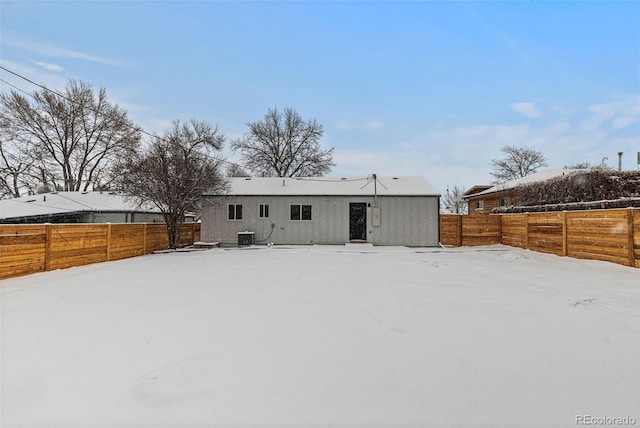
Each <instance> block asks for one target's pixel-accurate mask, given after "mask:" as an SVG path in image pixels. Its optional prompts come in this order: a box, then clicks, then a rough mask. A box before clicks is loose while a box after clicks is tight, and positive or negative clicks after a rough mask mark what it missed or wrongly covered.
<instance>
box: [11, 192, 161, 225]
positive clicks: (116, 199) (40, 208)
mask: <svg viewBox="0 0 640 428" xmlns="http://www.w3.org/2000/svg"><path fill="white" fill-rule="evenodd" d="M82 211H136V212H159V211H158V209H157V208H156V207H154V206H152V205H150V204H146V205H145V206H140V204H138V203H137V202H136V201H135V200H134V199H132V198H130V197H127V196H125V195H122V194H117V193H110V192H55V193H44V194H38V195H29V196H21V197H19V198H13V199H4V200H0V218H2V219H9V218H16V217H30V216H39V215H48V214H60V213H71V212H82Z"/></svg>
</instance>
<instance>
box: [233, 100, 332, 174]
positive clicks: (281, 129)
mask: <svg viewBox="0 0 640 428" xmlns="http://www.w3.org/2000/svg"><path fill="white" fill-rule="evenodd" d="M247 126H248V127H249V132H248V133H247V134H245V135H244V136H243V137H242V138H239V139H237V140H234V141H232V143H231V148H232V149H233V150H234V151H239V152H240V154H241V156H242V162H243V163H244V165H245V166H246V167H247V168H248V169H249V170H250V171H251V172H253V173H254V174H256V175H259V176H263V177H273V176H275V177H313V176H323V175H325V174H327V173H328V172H329V171H331V168H332V167H333V166H334V165H335V164H334V163H333V149H328V150H323V149H322V148H321V147H320V138H322V135H323V130H322V125H320V124H319V123H318V122H316V120H315V119H312V120H309V121H304V120H303V119H302V118H301V117H300V115H299V114H298V112H297V111H296V110H294V109H292V108H285V109H284V112H283V113H281V112H279V111H278V109H277V108H273V109H269V111H267V114H266V115H265V117H264V120H262V121H259V122H251V123H248V124H247Z"/></svg>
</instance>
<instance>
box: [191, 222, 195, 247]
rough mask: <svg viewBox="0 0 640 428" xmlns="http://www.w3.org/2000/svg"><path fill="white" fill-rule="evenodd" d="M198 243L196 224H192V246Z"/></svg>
mask: <svg viewBox="0 0 640 428" xmlns="http://www.w3.org/2000/svg"><path fill="white" fill-rule="evenodd" d="M195 242H196V224H195V223H191V245H193V244H194V243H195Z"/></svg>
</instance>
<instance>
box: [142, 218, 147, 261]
mask: <svg viewBox="0 0 640 428" xmlns="http://www.w3.org/2000/svg"><path fill="white" fill-rule="evenodd" d="M142 236H143V238H142V254H147V223H144V224H143V225H142Z"/></svg>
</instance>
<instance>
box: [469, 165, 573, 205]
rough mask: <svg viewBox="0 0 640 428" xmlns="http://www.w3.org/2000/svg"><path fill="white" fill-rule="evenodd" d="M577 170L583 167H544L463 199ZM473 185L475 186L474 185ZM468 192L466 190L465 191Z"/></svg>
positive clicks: (513, 187)
mask: <svg viewBox="0 0 640 428" xmlns="http://www.w3.org/2000/svg"><path fill="white" fill-rule="evenodd" d="M579 171H585V170H583V169H564V168H563V169H556V168H549V169H545V170H543V171H538V172H535V173H533V174H529V175H527V176H524V177H521V178H518V179H515V180H511V181H507V182H505V183H501V184H498V185H495V186H493V187H491V188H489V189H487V190H483V191H482V192H477V193H473V194H465V196H463V197H462V198H463V199H469V198H475V197H477V196H484V195H490V194H492V193H498V192H502V191H505V190H510V189H515V188H516V187H518V186H522V185H525V184H529V183H535V182H540V181H547V180H550V179H552V178H556V177H561V176H563V175H567V174H572V173H574V172H579ZM474 187H475V186H474ZM467 193H468V192H467Z"/></svg>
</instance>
